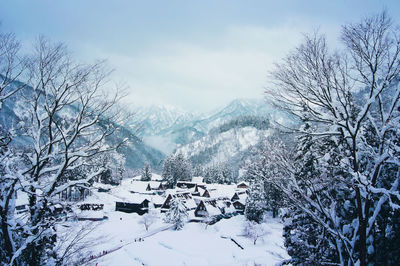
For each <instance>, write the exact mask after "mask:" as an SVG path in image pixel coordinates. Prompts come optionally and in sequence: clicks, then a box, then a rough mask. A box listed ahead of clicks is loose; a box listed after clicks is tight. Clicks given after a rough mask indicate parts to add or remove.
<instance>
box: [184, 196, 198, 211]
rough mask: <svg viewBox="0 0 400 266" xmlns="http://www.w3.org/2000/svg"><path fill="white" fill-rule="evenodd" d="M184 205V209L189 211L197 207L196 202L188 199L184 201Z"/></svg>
mask: <svg viewBox="0 0 400 266" xmlns="http://www.w3.org/2000/svg"><path fill="white" fill-rule="evenodd" d="M184 205H185V206H186V208H188V209H189V210H191V209H195V208H196V207H197V204H196V202H195V201H194V199H192V198H190V199H187V200H185V201H184Z"/></svg>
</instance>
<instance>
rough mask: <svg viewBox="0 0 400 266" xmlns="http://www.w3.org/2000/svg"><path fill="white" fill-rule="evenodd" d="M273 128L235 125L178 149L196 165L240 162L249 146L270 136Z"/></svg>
mask: <svg viewBox="0 0 400 266" xmlns="http://www.w3.org/2000/svg"><path fill="white" fill-rule="evenodd" d="M271 132H272V130H271V129H269V128H263V129H259V128H256V127H254V126H246V127H239V128H237V127H233V128H230V129H228V130H215V132H213V133H211V134H208V135H206V136H204V137H202V138H200V139H198V140H196V141H194V142H192V143H189V144H187V145H183V146H181V147H179V148H178V149H177V150H176V153H182V154H183V155H184V156H185V157H187V158H189V160H190V161H191V162H192V163H193V164H196V165H203V166H209V165H212V164H217V163H226V162H227V163H231V164H235V163H236V162H240V161H241V159H242V158H243V157H244V156H246V154H247V152H248V149H249V147H251V146H252V145H255V144H257V143H258V142H259V141H260V140H261V139H263V138H265V137H267V136H269V135H270V134H271Z"/></svg>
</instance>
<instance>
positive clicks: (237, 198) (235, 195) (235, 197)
mask: <svg viewBox="0 0 400 266" xmlns="http://www.w3.org/2000/svg"><path fill="white" fill-rule="evenodd" d="M237 200H240V198H239V194H238V193H237V192H235V193H234V194H233V196H232V198H231V201H232V202H235V201H237Z"/></svg>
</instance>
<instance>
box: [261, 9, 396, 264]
mask: <svg viewBox="0 0 400 266" xmlns="http://www.w3.org/2000/svg"><path fill="white" fill-rule="evenodd" d="M341 40H342V41H343V44H344V45H345V49H344V50H343V51H341V52H336V53H331V52H330V51H329V50H328V48H327V43H326V39H325V37H323V36H319V35H318V34H315V35H313V36H306V38H305V42H304V44H302V45H300V46H299V47H298V48H297V49H296V50H295V51H293V52H292V53H291V54H290V55H289V56H287V57H286V58H285V59H284V61H283V62H282V63H280V64H277V65H276V70H275V71H274V72H273V73H272V76H273V78H274V81H275V82H274V85H276V88H277V89H275V88H268V89H267V94H268V96H269V97H270V98H271V99H272V101H273V102H274V104H275V105H276V106H278V107H280V108H282V109H284V110H286V111H288V112H289V113H291V114H293V115H295V116H297V117H298V118H299V119H300V120H301V121H303V122H305V123H306V124H307V125H308V129H307V127H304V126H303V127H301V128H300V129H295V130H294V131H296V132H297V133H299V134H300V135H303V136H307V137H308V138H309V139H310V140H312V141H314V142H317V141H319V140H321V139H325V140H329V141H332V142H334V143H335V145H338V150H339V153H340V155H341V156H342V159H341V161H340V166H341V167H342V169H343V170H346V172H347V175H346V177H344V176H342V178H340V177H338V176H330V178H331V180H335V182H336V183H334V184H335V185H337V186H340V185H343V186H345V187H348V188H349V189H350V190H351V193H354V195H355V208H356V217H355V218H354V220H353V223H352V226H350V227H351V232H350V233H349V231H348V230H350V229H348V227H345V226H344V225H343V224H342V222H341V221H340V219H338V218H339V217H338V216H337V215H338V214H337V211H338V209H337V208H338V206H339V202H337V201H335V199H334V197H332V195H330V194H329V193H325V194H322V192H321V191H318V190H317V189H316V188H315V186H314V185H313V184H312V183H307V184H308V186H307V187H306V188H304V187H300V186H299V183H298V180H296V179H295V178H294V175H293V174H288V176H289V177H291V180H290V182H288V183H287V184H278V185H279V186H280V188H281V189H282V191H284V192H285V194H286V196H288V197H289V199H292V202H295V203H297V205H298V207H299V208H300V209H301V210H302V211H304V212H305V213H306V214H307V215H309V217H311V218H312V219H313V220H315V222H317V223H318V224H320V225H321V226H322V227H323V228H324V229H325V230H326V232H328V234H330V236H331V238H332V239H334V241H332V243H333V244H334V245H335V246H336V248H337V249H338V255H339V257H340V263H341V264H347V263H349V264H354V263H356V262H359V263H360V265H366V263H367V262H368V260H367V253H368V252H367V239H368V238H369V237H370V236H371V234H372V233H373V232H374V230H375V225H376V221H377V217H379V216H380V215H381V210H382V209H381V206H382V205H383V204H388V205H389V206H390V208H392V209H393V210H398V209H399V208H400V206H399V205H398V203H396V202H398V200H400V194H399V192H398V184H399V181H400V161H399V151H400V147H399V142H398V139H399V124H400V123H399V122H400V120H399V119H400V103H399V102H400V101H399V100H400V86H399V85H398V80H399V74H400V54H399V53H400V31H399V29H398V28H395V27H394V26H393V25H392V22H391V20H390V19H389V18H388V16H387V14H386V13H385V12H383V13H381V14H379V15H377V16H373V17H368V18H365V19H364V20H362V21H361V22H360V23H357V24H349V25H346V26H344V27H343V29H342V38H341ZM322 159H323V158H322ZM322 159H321V160H322ZM389 168H390V169H391V170H390V171H391V172H392V173H393V174H392V175H391V177H390V178H388V176H387V174H386V173H387V169H389ZM287 169H288V170H289V169H292V170H293V171H296V169H294V168H293V167H292V168H290V167H288V168H287ZM305 182H306V181H305ZM294 192H298V193H294ZM310 195H312V196H310ZM299 198H301V199H302V200H303V201H304V202H307V203H308V204H309V206H312V208H311V209H310V208H308V209H307V208H304V206H305V205H301V204H299V203H301V201H299ZM323 199H330V200H327V201H325V202H324V200H323ZM328 202H329V205H328V204H327V203H328ZM371 252H372V251H371Z"/></svg>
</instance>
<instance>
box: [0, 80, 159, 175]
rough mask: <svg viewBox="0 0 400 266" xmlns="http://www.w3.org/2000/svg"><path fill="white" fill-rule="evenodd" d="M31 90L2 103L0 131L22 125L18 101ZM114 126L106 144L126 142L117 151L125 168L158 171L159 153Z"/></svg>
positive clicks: (20, 140)
mask: <svg viewBox="0 0 400 266" xmlns="http://www.w3.org/2000/svg"><path fill="white" fill-rule="evenodd" d="M17 83H18V84H20V83H19V82H16V84H17ZM32 90H33V89H32V88H30V87H29V86H26V87H25V89H24V90H23V91H19V92H17V93H16V94H14V95H13V96H11V97H10V98H9V99H7V100H6V101H5V102H4V103H3V106H2V111H1V112H0V129H2V130H4V131H6V132H9V131H11V130H18V128H19V125H20V123H22V122H21V121H20V119H19V117H21V116H24V114H23V112H22V108H21V107H20V105H19V100H20V99H22V97H25V98H27V99H29V94H30V93H31V92H32ZM22 93H23V95H22ZM68 112H69V113H70V114H71V115H73V114H74V112H76V109H75V108H74V107H73V106H70V108H69V109H68ZM107 123H109V122H105V121H101V122H100V123H99V126H100V127H106V126H107V125H108V124H107ZM114 126H115V127H116V128H118V129H117V130H116V132H115V134H113V135H111V136H109V137H107V138H106V142H107V143H110V144H112V143H119V142H121V141H122V140H124V139H127V140H128V143H127V145H125V146H123V147H120V148H119V149H118V152H119V153H121V154H123V155H124V156H125V167H126V168H131V169H136V168H142V167H143V166H144V164H145V163H146V162H148V163H149V164H151V166H152V168H153V169H155V170H159V169H160V162H161V161H162V159H163V158H164V157H165V155H164V154H163V153H162V152H161V151H159V150H157V149H155V148H152V147H150V146H148V145H146V144H145V143H144V142H143V141H142V140H141V139H140V138H139V137H137V136H136V135H135V134H134V132H132V130H131V129H130V128H128V127H125V126H121V125H114ZM29 141H30V140H29V139H26V138H24V137H17V138H15V139H13V143H14V145H16V146H19V147H22V148H23V147H24V146H25V145H26V144H27V143H28V142H29Z"/></svg>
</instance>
